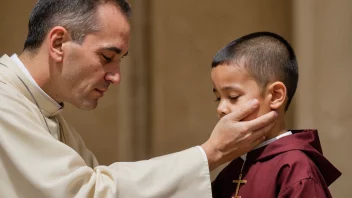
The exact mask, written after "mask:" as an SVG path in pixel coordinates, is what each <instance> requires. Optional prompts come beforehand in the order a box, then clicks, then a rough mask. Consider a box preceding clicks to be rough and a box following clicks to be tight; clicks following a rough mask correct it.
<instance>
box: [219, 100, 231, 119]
mask: <svg viewBox="0 0 352 198" xmlns="http://www.w3.org/2000/svg"><path fill="white" fill-rule="evenodd" d="M217 112H218V116H219V118H222V117H224V116H225V115H227V114H229V113H230V112H231V111H230V109H229V108H228V105H227V102H226V101H220V103H219V106H218V108H217Z"/></svg>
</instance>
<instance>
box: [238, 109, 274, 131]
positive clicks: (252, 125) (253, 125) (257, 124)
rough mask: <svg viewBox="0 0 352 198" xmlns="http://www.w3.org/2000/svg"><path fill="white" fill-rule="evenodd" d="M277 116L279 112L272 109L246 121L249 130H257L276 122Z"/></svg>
mask: <svg viewBox="0 0 352 198" xmlns="http://www.w3.org/2000/svg"><path fill="white" fill-rule="evenodd" d="M276 117H277V113H276V112H275V111H271V112H269V113H267V114H264V115H262V116H260V117H258V118H256V119H254V120H250V121H246V122H245V124H246V125H247V126H248V129H249V131H256V130H258V129H261V128H263V127H265V126H267V125H269V124H271V123H274V121H275V119H276Z"/></svg>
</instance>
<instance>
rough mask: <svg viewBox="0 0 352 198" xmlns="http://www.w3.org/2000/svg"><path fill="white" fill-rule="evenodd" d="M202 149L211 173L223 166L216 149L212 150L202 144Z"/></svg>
mask: <svg viewBox="0 0 352 198" xmlns="http://www.w3.org/2000/svg"><path fill="white" fill-rule="evenodd" d="M201 147H202V149H203V151H204V153H205V154H206V157H207V161H208V165H209V170H210V171H212V170H214V169H215V168H217V167H218V166H220V165H221V163H219V161H220V160H219V159H220V157H219V155H218V154H217V152H215V150H214V149H211V148H210V147H209V146H208V145H207V144H206V143H204V144H202V145H201Z"/></svg>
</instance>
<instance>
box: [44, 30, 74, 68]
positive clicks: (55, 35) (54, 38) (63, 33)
mask: <svg viewBox="0 0 352 198" xmlns="http://www.w3.org/2000/svg"><path fill="white" fill-rule="evenodd" d="M70 39H71V37H70V35H69V32H68V31H67V30H66V29H65V28H64V27H61V26H56V27H54V28H52V29H51V30H50V32H49V33H48V45H49V46H48V49H49V55H50V57H51V58H52V59H53V60H54V61H55V62H61V61H62V60H63V55H64V50H63V45H64V43H65V42H67V41H69V40H70Z"/></svg>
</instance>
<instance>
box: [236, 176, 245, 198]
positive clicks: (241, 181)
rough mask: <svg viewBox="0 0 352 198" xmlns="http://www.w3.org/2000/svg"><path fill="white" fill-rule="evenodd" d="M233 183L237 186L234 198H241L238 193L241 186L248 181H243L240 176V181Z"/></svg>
mask: <svg viewBox="0 0 352 198" xmlns="http://www.w3.org/2000/svg"><path fill="white" fill-rule="evenodd" d="M232 182H233V183H236V184H237V186H236V192H235V196H233V197H232V198H241V196H238V191H239V190H240V186H241V184H246V183H247V180H242V174H240V176H239V178H238V180H233V181H232Z"/></svg>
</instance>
